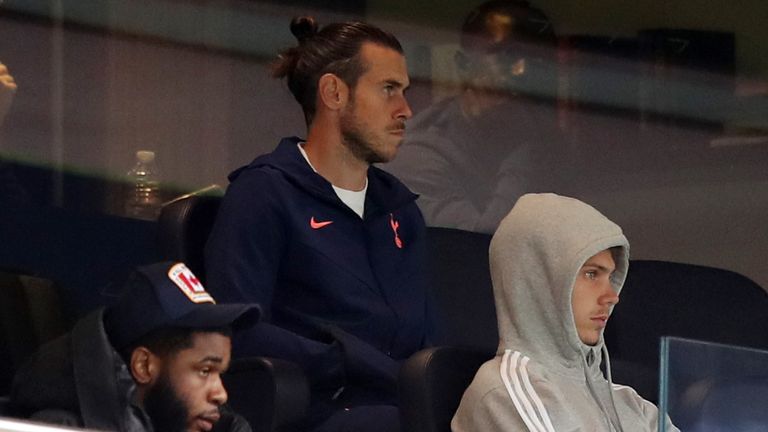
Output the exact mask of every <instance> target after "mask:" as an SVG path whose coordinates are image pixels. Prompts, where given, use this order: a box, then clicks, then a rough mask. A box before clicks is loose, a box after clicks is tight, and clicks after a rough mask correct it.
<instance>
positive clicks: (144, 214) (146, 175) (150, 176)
mask: <svg viewBox="0 0 768 432" xmlns="http://www.w3.org/2000/svg"><path fill="white" fill-rule="evenodd" d="M128 179H129V181H131V182H132V183H133V190H132V193H131V194H130V195H129V197H128V201H127V202H126V204H125V211H126V214H127V215H128V216H129V217H132V218H137V219H145V220H156V219H157V217H158V215H159V214H160V207H161V200H160V194H159V193H160V188H159V187H160V178H159V173H158V171H157V167H156V166H155V152H153V151H148V150H139V151H137V152H136V165H134V167H133V169H131V170H130V171H128Z"/></svg>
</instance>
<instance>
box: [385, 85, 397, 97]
mask: <svg viewBox="0 0 768 432" xmlns="http://www.w3.org/2000/svg"><path fill="white" fill-rule="evenodd" d="M384 93H385V94H386V95H387V96H392V95H393V94H394V93H395V86H393V85H392V84H387V85H385V86H384Z"/></svg>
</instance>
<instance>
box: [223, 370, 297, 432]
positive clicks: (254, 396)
mask: <svg viewBox="0 0 768 432" xmlns="http://www.w3.org/2000/svg"><path fill="white" fill-rule="evenodd" d="M222 378H223V380H224V386H225V387H226V389H227V393H228V394H229V406H230V407H231V408H232V409H233V410H234V411H235V412H236V413H238V414H240V415H242V416H243V417H245V419H246V420H248V423H250V425H251V428H253V430H254V431H279V430H283V429H285V428H288V427H290V426H291V424H292V423H295V422H297V421H299V420H301V419H302V418H303V417H304V415H305V414H306V412H307V407H308V406H309V382H308V381H307V379H306V376H305V375H304V372H303V371H302V370H301V368H300V367H299V366H298V365H296V364H295V363H292V362H289V361H285V360H279V359H274V358H269V357H247V358H240V359H234V360H232V364H231V365H230V368H229V370H228V371H227V373H226V374H224V376H223V377H222Z"/></svg>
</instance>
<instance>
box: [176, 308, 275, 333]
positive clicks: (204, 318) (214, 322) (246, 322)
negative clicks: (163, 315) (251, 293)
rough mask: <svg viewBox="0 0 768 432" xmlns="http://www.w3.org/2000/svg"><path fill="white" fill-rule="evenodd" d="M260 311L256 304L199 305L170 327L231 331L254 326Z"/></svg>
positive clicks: (259, 316)
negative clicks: (219, 328) (226, 327)
mask: <svg viewBox="0 0 768 432" xmlns="http://www.w3.org/2000/svg"><path fill="white" fill-rule="evenodd" d="M259 318H261V309H260V308H259V306H258V305H256V304H237V303H235V304H231V303H227V304H213V303H206V304H200V305H198V306H197V307H195V310H193V311H192V312H189V313H188V314H186V315H183V316H181V317H179V318H177V319H175V320H173V321H172V322H170V323H168V324H169V325H172V326H178V327H188V328H213V327H224V326H230V327H232V330H233V331H237V330H240V329H242V328H245V327H249V326H251V325H254V324H256V323H257V322H258V321H259Z"/></svg>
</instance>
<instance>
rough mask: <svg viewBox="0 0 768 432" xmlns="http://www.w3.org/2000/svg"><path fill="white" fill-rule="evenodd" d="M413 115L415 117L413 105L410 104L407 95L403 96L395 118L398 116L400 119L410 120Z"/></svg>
mask: <svg viewBox="0 0 768 432" xmlns="http://www.w3.org/2000/svg"><path fill="white" fill-rule="evenodd" d="M411 117H413V112H412V111H411V106H410V105H409V104H408V99H406V98H405V96H403V98H402V104H401V106H400V107H399V108H398V110H397V111H396V112H395V118H397V119H398V120H408V119H409V118H411Z"/></svg>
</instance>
